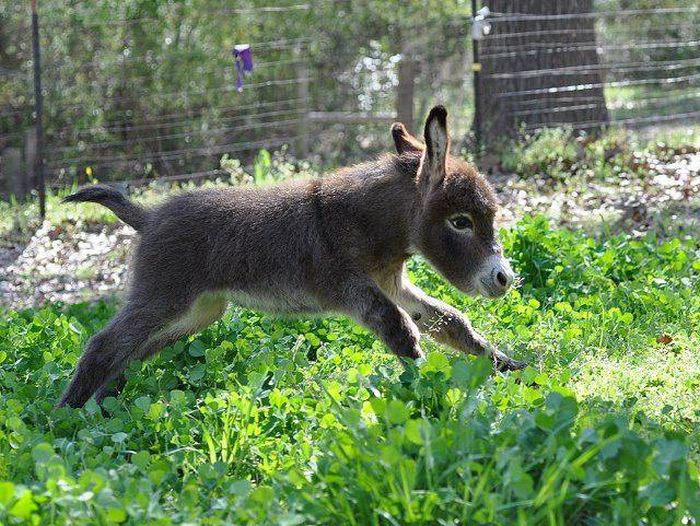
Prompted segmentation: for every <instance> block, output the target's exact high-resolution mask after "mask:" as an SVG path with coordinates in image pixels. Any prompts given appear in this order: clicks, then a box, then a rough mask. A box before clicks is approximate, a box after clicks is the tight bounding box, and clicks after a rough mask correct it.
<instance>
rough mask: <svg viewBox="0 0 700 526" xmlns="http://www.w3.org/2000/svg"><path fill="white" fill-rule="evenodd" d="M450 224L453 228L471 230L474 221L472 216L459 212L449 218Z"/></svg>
mask: <svg viewBox="0 0 700 526" xmlns="http://www.w3.org/2000/svg"><path fill="white" fill-rule="evenodd" d="M449 222H450V226H452V228H454V229H455V230H473V229H474V222H473V221H472V218H471V217H469V216H468V215H466V214H461V215H458V216H453V217H451V218H450V219H449Z"/></svg>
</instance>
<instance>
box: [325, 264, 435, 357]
mask: <svg viewBox="0 0 700 526" xmlns="http://www.w3.org/2000/svg"><path fill="white" fill-rule="evenodd" d="M330 296H331V297H330V298H328V299H329V300H330V302H331V308H333V309H337V310H340V311H342V312H345V313H346V314H348V315H350V316H351V317H352V318H353V319H354V320H355V321H357V322H358V323H360V324H362V325H364V326H365V327H367V328H368V329H370V330H372V331H373V332H375V333H376V334H377V335H378V336H379V337H380V338H381V339H382V340H383V341H384V343H385V344H386V345H387V347H389V349H391V351H392V352H393V353H394V354H396V355H397V356H399V357H405V358H412V359H419V358H422V357H423V353H422V351H421V349H420V345H419V341H420V331H419V330H418V327H416V324H415V323H413V321H412V320H411V318H410V316H409V315H408V314H407V313H406V312H405V311H404V310H403V309H401V308H400V307H399V306H397V305H396V304H395V303H394V302H393V301H391V300H390V299H389V298H388V297H387V295H386V294H384V292H382V290H381V289H380V288H379V286H378V285H377V284H376V283H375V282H374V281H373V280H372V279H371V278H369V277H366V276H353V277H352V278H350V279H348V280H347V281H345V282H344V283H343V284H340V286H337V287H336V288H335V290H334V291H333V292H332V293H330Z"/></svg>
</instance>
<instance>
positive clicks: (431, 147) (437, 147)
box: [423, 106, 450, 187]
mask: <svg viewBox="0 0 700 526" xmlns="http://www.w3.org/2000/svg"><path fill="white" fill-rule="evenodd" d="M423 134H424V136H425V147H426V148H425V156H424V159H423V163H424V164H425V167H426V168H427V169H428V171H429V174H430V185H431V186H432V187H435V186H436V185H439V184H440V183H442V180H443V179H444V177H445V163H446V161H447V151H448V149H449V147H450V138H449V136H448V134H447V110H446V109H445V107H444V106H435V107H433V109H432V110H430V114H429V115H428V118H427V119H426V121H425V131H424V132H423Z"/></svg>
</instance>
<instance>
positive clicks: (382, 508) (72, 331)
mask: <svg viewBox="0 0 700 526" xmlns="http://www.w3.org/2000/svg"><path fill="white" fill-rule="evenodd" d="M504 238H505V239H504V240H505V247H506V252H507V253H508V254H509V256H510V257H512V259H513V260H514V262H515V264H516V267H517V270H518V271H519V272H520V274H521V275H522V277H523V284H522V285H521V286H520V287H519V289H518V290H513V291H512V292H511V293H509V294H508V295H507V296H506V297H505V298H504V299H502V300H499V301H495V302H487V301H485V300H479V299H469V298H465V297H464V296H462V295H460V294H458V293H456V292H455V291H454V290H453V289H452V288H451V287H450V286H448V285H447V284H445V282H444V281H443V280H441V279H440V278H439V277H438V276H436V275H435V273H434V272H432V271H431V270H430V269H429V268H428V267H427V266H426V265H425V264H424V263H423V262H421V261H413V262H412V263H411V266H410V273H411V278H412V279H413V280H414V281H416V282H417V283H419V284H420V285H421V286H423V287H424V288H425V289H426V290H427V291H429V292H430V293H431V294H433V295H435V296H436V297H440V298H443V299H445V300H447V301H449V302H450V303H452V304H454V305H456V306H457V307H459V308H461V309H463V310H464V311H466V312H467V313H468V314H469V315H470V317H471V318H472V320H473V323H474V325H475V326H476V327H478V328H480V329H481V330H483V332H485V333H486V334H487V335H488V336H489V337H490V339H491V340H492V341H494V342H495V343H497V344H498V345H500V346H501V347H502V348H504V349H506V350H508V352H510V353H512V354H513V355H514V356H516V357H518V358H520V359H525V360H527V361H528V362H529V363H530V364H531V367H529V368H528V369H526V370H525V371H523V372H522V373H513V374H508V375H498V376H493V375H491V374H490V364H489V362H488V360H486V359H473V358H471V357H461V356H458V355H456V354H453V353H451V352H448V351H447V350H445V349H443V348H440V347H438V346H437V345H434V344H429V345H426V348H427V350H428V351H429V355H428V356H429V357H428V360H427V362H426V363H425V364H423V365H422V366H421V367H420V369H415V368H411V369H409V370H408V371H407V372H405V373H402V372H401V368H400V367H399V366H398V364H397V362H396V360H395V359H394V358H392V357H391V356H389V355H388V354H387V353H386V350H385V348H384V347H383V346H382V345H381V344H380V343H378V342H377V341H376V339H375V338H374V337H373V336H372V335H371V334H369V333H367V332H366V331H364V330H362V329H360V328H358V327H357V326H356V325H354V324H353V323H351V322H350V321H348V320H346V319H344V318H339V317H335V318H323V319H314V318H298V319H294V320H283V319H278V318H273V317H270V316H267V315H263V314H259V313H255V312H251V311H247V310H242V309H238V308H236V309H233V310H231V311H230V312H229V313H227V315H226V316H225V318H224V319H223V320H222V321H221V322H219V323H217V324H215V325H213V326H212V327H210V328H209V329H207V330H206V331H204V332H203V333H201V334H200V335H198V336H196V337H192V338H189V339H184V340H181V341H179V342H178V343H177V344H176V345H174V346H172V347H170V348H167V349H166V350H164V351H163V352H162V353H161V354H160V355H158V356H157V357H156V358H155V359H154V360H151V361H148V362H146V363H143V364H140V363H136V364H133V365H132V366H131V367H130V369H129V371H128V377H129V381H128V384H127V386H126V388H125V391H124V392H123V394H122V396H121V397H120V398H119V399H112V398H110V399H107V400H106V401H105V407H106V410H107V411H108V415H106V416H105V415H103V414H102V412H101V411H100V410H99V408H98V407H97V406H96V405H95V404H94V403H93V402H90V403H89V404H88V405H87V406H86V408H84V409H82V410H71V409H67V408H64V409H60V410H56V409H54V408H53V404H54V403H55V401H56V400H57V398H58V397H59V395H60V392H61V390H62V388H63V387H64V385H65V383H66V382H67V380H68V377H69V374H70V372H71V370H72V368H73V366H74V364H75V363H76V360H77V359H78V356H79V355H80V352H81V348H82V345H83V344H84V342H85V340H86V339H87V338H88V337H89V336H90V335H91V334H93V333H94V332H95V331H96V330H98V329H99V327H101V326H102V325H104V323H105V322H106V321H107V320H108V319H109V317H110V316H111V315H112V314H113V313H114V311H115V308H116V304H115V303H112V302H107V303H104V302H102V303H98V304H94V305H87V304H82V305H72V306H60V305H54V306H49V307H47V308H44V309H42V310H39V311H23V312H5V313H4V314H2V315H1V316H0V385H1V386H2V390H1V391H0V481H1V482H0V522H2V523H4V524H16V523H22V522H23V521H25V522H27V523H33V524H38V523H45V524H110V523H120V522H126V523H129V524H144V523H152V524H184V523H188V524H232V523H233V524H255V525H258V524H286V525H294V524H358V525H366V524H387V525H399V524H400V525H404V524H431V525H432V524H444V525H446V524H546V525H555V524H556V525H564V524H567V525H569V524H586V525H594V524H595V525H598V524H600V525H608V524H681V523H683V522H685V523H692V520H695V521H698V520H700V486H699V484H700V474H699V470H698V463H699V462H700V438H699V437H700V433H699V431H700V426H699V422H700V402H699V400H698V393H699V392H700V370H699V365H698V358H699V348H700V346H699V344H700V334H698V326H700V257H699V256H700V244H699V243H698V241H697V240H695V239H672V240H664V241H660V240H657V239H655V238H653V237H651V236H648V237H646V238H643V239H639V240H633V239H631V238H629V237H626V236H624V235H621V236H614V237H604V238H601V239H600V240H592V239H590V238H587V237H584V236H583V235H582V234H579V233H572V232H569V231H566V230H555V229H552V228H550V226H549V225H548V224H547V222H546V220H544V219H542V218H534V219H525V220H523V221H522V222H521V223H519V224H518V225H517V226H516V227H515V228H514V229H513V230H512V231H509V232H505V233H504ZM693 518H694V519H693Z"/></svg>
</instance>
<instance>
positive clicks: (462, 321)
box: [392, 277, 527, 371]
mask: <svg viewBox="0 0 700 526" xmlns="http://www.w3.org/2000/svg"><path fill="white" fill-rule="evenodd" d="M394 296H395V300H396V301H397V303H398V304H399V305H401V306H402V307H403V308H404V309H405V310H406V311H407V312H409V313H410V315H411V317H412V318H413V320H414V321H415V322H416V323H417V324H418V327H419V328H420V330H421V332H423V333H424V334H426V335H428V336H431V337H432V338H434V339H435V340H437V341H439V342H440V343H443V344H445V345H449V346H450V347H452V348H453V349H456V350H458V351H462V352H466V353H471V354H477V355H480V354H486V355H489V356H491V357H492V358H493V361H494V366H495V367H496V369H498V370H507V371H510V370H516V369H523V368H524V367H525V366H526V365H527V364H525V363H523V362H519V361H517V360H514V359H512V358H510V357H509V356H507V355H505V354H504V353H502V352H501V351H499V350H498V349H497V348H496V347H494V346H493V345H492V344H491V343H489V341H488V340H487V339H486V338H484V337H483V336H482V335H481V334H479V333H478V332H477V331H475V330H474V329H473V328H472V326H471V324H470V323H469V320H468V319H467V318H466V317H465V316H464V315H463V314H462V313H461V312H459V311H458V310H457V309H455V308H454V307H451V306H450V305H447V304H446V303H443V302H442V301H440V300H437V299H435V298H433V297H431V296H428V295H427V294H426V293H425V292H423V291H422V290H421V289H420V288H418V287H416V286H415V285H413V284H412V283H410V282H409V281H408V279H407V278H405V277H403V278H402V279H401V280H400V282H399V286H398V287H396V289H395V292H394V293H393V294H392V297H394Z"/></svg>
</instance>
